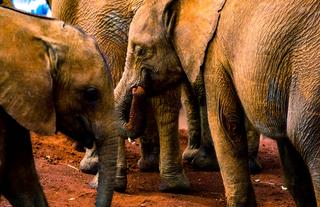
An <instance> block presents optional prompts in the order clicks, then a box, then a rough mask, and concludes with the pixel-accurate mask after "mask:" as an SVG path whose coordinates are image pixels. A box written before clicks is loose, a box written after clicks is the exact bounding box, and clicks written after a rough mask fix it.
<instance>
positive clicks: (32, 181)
mask: <svg viewBox="0 0 320 207" xmlns="http://www.w3.org/2000/svg"><path fill="white" fill-rule="evenodd" d="M10 119H11V118H10ZM10 122H11V123H10V124H9V126H8V125H7V126H6V128H5V129H9V131H8V134H6V135H5V137H6V140H5V144H6V152H7V154H6V157H5V158H6V159H5V172H4V179H3V186H2V190H3V195H4V196H5V197H6V198H7V199H8V200H9V202H10V203H11V204H12V205H13V206H17V207H18V206H19V207H20V206H21V207H22V206H27V207H45V206H48V203H47V200H46V198H45V195H44V193H43V190H42V187H41V185H40V182H39V178H38V175H37V173H36V169H35V165H34V160H33V154H32V146H31V140H30V133H29V131H27V130H26V129H24V128H23V127H21V126H20V125H19V124H17V123H16V122H15V121H14V120H10ZM0 125H2V124H0Z"/></svg>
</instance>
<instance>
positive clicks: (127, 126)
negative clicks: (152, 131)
mask: <svg viewBox="0 0 320 207" xmlns="http://www.w3.org/2000/svg"><path fill="white" fill-rule="evenodd" d="M128 99H130V100H129V101H128V100H127V103H128V102H129V104H126V106H124V107H122V108H123V110H121V111H122V112H124V113H121V115H120V120H121V127H120V135H121V136H122V137H124V138H131V139H135V138H137V137H140V136H141V135H142V134H143V132H144V129H145V121H146V119H145V109H146V107H145V103H146V92H145V89H144V87H143V86H135V87H132V89H131V94H129V98H128ZM130 102H131V103H130Z"/></svg>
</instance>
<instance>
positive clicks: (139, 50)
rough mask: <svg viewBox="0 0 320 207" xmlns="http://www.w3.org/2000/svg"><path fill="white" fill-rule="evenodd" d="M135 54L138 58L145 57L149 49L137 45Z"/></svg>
mask: <svg viewBox="0 0 320 207" xmlns="http://www.w3.org/2000/svg"><path fill="white" fill-rule="evenodd" d="M134 52H135V54H136V55H137V56H138V57H143V56H145V55H146V54H147V49H146V48H144V47H141V46H139V45H137V46H136V47H135V48H134Z"/></svg>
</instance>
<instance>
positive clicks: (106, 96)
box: [0, 7, 119, 207]
mask: <svg viewBox="0 0 320 207" xmlns="http://www.w3.org/2000/svg"><path fill="white" fill-rule="evenodd" d="M0 28H1V30H0V39H1V41H0V42H2V43H3V44H1V49H0V106H1V107H0V128H1V130H0V193H1V194H2V195H4V196H5V197H6V198H7V199H8V200H9V201H10V203H11V204H12V205H13V206H35V207H42V206H48V204H47V201H46V199H45V196H44V194H43V191H42V188H41V185H40V183H39V180H38V176H37V173H36V170H35V166H34V161H33V155H32V146H31V142H30V134H29V130H30V131H34V132H36V133H39V134H44V135H50V134H51V135H52V134H54V133H55V132H56V131H61V132H63V133H65V134H66V135H68V136H70V137H71V138H74V139H77V140H78V141H80V142H82V143H84V144H85V145H86V146H87V147H91V146H92V145H93V143H95V144H96V147H97V152H98V155H99V159H100V162H101V164H100V166H99V172H100V176H99V186H98V193H97V200H96V206H101V207H105V206H110V205H111V201H112V195H113V185H114V179H115V167H116V166H115V165H116V154H117V151H116V150H117V142H118V139H119V138H118V136H117V134H118V133H117V126H118V124H117V122H116V120H115V119H114V118H113V117H114V114H115V111H114V98H113V87H112V80H111V75H110V71H109V69H108V65H107V63H106V61H105V59H104V57H103V55H102V53H101V52H100V50H99V49H98V47H97V44H96V43H95V41H94V40H93V39H92V38H90V37H89V36H87V35H86V34H84V33H83V32H81V31H80V30H77V29H75V28H73V27H71V26H69V25H66V24H65V23H64V22H61V21H57V20H52V19H48V18H41V17H37V16H33V15H28V14H25V13H22V12H17V11H14V10H12V9H7V8H3V7H0ZM84 57H86V58H84Z"/></svg>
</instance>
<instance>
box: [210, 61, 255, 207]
mask: <svg viewBox="0 0 320 207" xmlns="http://www.w3.org/2000/svg"><path fill="white" fill-rule="evenodd" d="M210 61H212V60H209V62H208V65H211V66H213V67H212V68H208V69H207V66H206V68H205V74H204V77H205V86H206V92H207V94H208V95H207V103H208V119H209V125H210V130H211V133H212V137H214V146H215V150H216V154H217V158H218V161H219V165H220V171H221V175H222V178H223V184H224V187H225V194H226V197H227V203H228V206H247V207H253V206H256V201H255V195H254V191H253V187H252V184H251V179H250V175H249V169H248V147H247V140H246V131H245V124H244V121H245V114H244V111H243V109H242V106H241V104H240V100H239V98H238V96H237V93H236V90H235V88H234V86H233V83H232V80H231V78H230V76H229V75H228V73H227V72H226V71H225V70H224V68H223V67H222V66H217V65H215V64H216V63H215V64H213V63H211V62H210ZM214 62H216V61H214ZM206 69H207V70H206Z"/></svg>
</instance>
